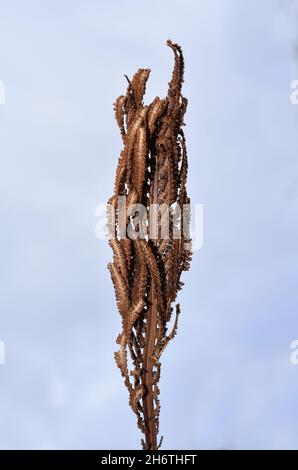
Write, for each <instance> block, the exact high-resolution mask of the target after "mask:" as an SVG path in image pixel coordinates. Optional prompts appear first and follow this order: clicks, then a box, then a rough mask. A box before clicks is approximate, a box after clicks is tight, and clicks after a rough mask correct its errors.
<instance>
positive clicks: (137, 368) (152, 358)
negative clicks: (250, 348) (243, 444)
mask: <svg viewBox="0 0 298 470" xmlns="http://www.w3.org/2000/svg"><path fill="white" fill-rule="evenodd" d="M167 45H168V46H169V47H170V48H171V49H172V50H173V52H174V56H175V65H174V70H173V74H172V78H171V81H170V82H169V88H168V94H167V97H166V98H165V99H160V98H158V97H156V98H155V99H154V100H153V102H152V103H151V104H150V105H149V106H146V105H144V103H143V96H144V94H145V88H146V82H147V80H148V77H149V74H150V70H149V69H139V70H138V72H137V73H136V74H135V75H134V77H133V78H132V80H131V81H130V80H129V79H128V82H129V85H128V88H127V92H126V95H125V96H120V97H119V98H118V99H117V100H116V103H115V105H114V108H115V115H116V120H117V123H118V125H119V128H120V132H121V135H122V139H123V144H124V148H123V150H122V151H121V155H120V158H119V162H118V167H117V171H116V178H115V190H114V195H113V196H112V197H111V198H110V200H109V203H110V204H111V205H112V206H113V207H114V208H115V209H116V214H117V208H118V197H119V196H126V197H127V204H131V203H141V204H143V205H144V206H145V208H146V210H147V211H148V213H149V207H150V204H153V203H155V204H166V205H167V206H168V207H170V208H174V207H175V204H179V205H180V207H181V208H183V205H184V204H189V198H188V196H187V191H186V178H187V153H186V146H185V139H184V133H183V130H182V126H183V125H184V123H183V117H184V113H185V111H186V107H187V100H186V98H184V97H183V96H182V94H181V87H182V83H183V72H184V61H183V55H182V50H181V48H180V46H179V45H178V44H174V43H172V41H170V40H168V41H167ZM134 217H135V216H134V215H129V213H128V214H126V217H125V224H126V226H128V225H129V223H133V222H134ZM148 219H149V217H148ZM135 220H136V219H135ZM177 224H180V225H181V224H182V222H181V220H180V219H179V220H178V222H177V219H175V218H174V217H173V213H172V212H170V216H169V237H168V238H165V239H164V238H162V236H161V227H159V230H158V233H157V237H156V238H154V239H148V237H146V238H144V239H141V238H137V239H134V240H131V239H128V238H127V239H125V238H124V237H123V236H121V234H119V226H120V221H119V217H117V215H116V218H115V219H111V220H110V222H109V232H110V237H111V239H110V241H109V243H110V246H111V248H112V250H113V253H114V258H113V261H112V262H111V263H110V264H109V270H110V273H111V277H112V281H113V284H114V287H115V294H116V300H117V305H118V309H119V312H120V315H121V318H122V332H121V333H120V335H119V336H118V338H117V343H118V344H119V348H120V349H119V351H118V352H116V353H115V359H116V363H117V365H118V367H119V369H120V371H121V374H122V376H123V377H124V381H125V385H126V387H127V389H128V391H129V396H130V405H131V407H132V409H133V411H134V412H135V413H136V415H137V421H138V426H139V428H140V429H141V431H142V432H143V433H144V436H145V439H144V440H142V446H143V448H144V449H147V450H154V449H157V448H158V447H159V445H160V443H158V442H157V436H158V432H159V411H160V403H159V398H158V396H159V388H158V382H159V378H160V368H161V365H160V356H161V353H162V352H163V350H164V349H165V347H166V346H167V344H168V342H169V341H170V340H171V339H172V338H173V337H174V336H175V334H176V330H177V321H178V316H179V312H180V307H179V304H177V305H176V308H175V320H174V324H173V326H172V329H171V332H170V333H168V331H167V329H168V328H167V326H168V322H169V321H170V320H171V317H172V314H173V302H174V301H175V299H176V295H177V292H178V290H179V289H181V287H182V285H183V284H182V282H181V281H180V276H181V273H182V271H187V270H188V269H189V262H190V259H191V251H190V246H189V245H190V244H189V243H188V244H186V242H190V240H188V239H187V237H186V238H184V237H183V234H182V236H181V238H180V239H174V237H173V229H174V226H176V227H177ZM136 225H137V224H136ZM149 226H150V222H149ZM137 228H138V226H137ZM139 228H140V227H139ZM149 228H150V227H149Z"/></svg>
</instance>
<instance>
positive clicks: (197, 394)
mask: <svg viewBox="0 0 298 470" xmlns="http://www.w3.org/2000/svg"><path fill="white" fill-rule="evenodd" d="M289 3H290V2H287V1H284V2H283V1H282V0H281V1H280V2H279V1H277V0H263V1H262V2H260V1H258V0H184V1H177V0H171V1H170V0H164V1H163V2H159V1H157V0H154V1H150V2H142V3H140V2H137V1H136V0H124V1H116V0H110V1H108V2H105V1H99V0H98V1H95V0H87V1H84V2H83V1H76V0H71V1H70V0H69V1H68V0H62V1H61V0H59V1H58V0H51V1H50V0H45V1H43V2H39V1H37V0H35V1H34V0H28V1H27V2H22V1H20V0H19V1H17V0H10V1H7V0H6V1H1V2H0V12H1V14H0V80H3V81H4V83H5V86H6V100H7V102H6V105H4V106H0V155H1V157H0V216H1V231H0V243H1V245H0V246H1V264H0V272H1V283H0V340H3V341H5V344H6V353H7V358H6V365H5V366H0V416H1V426H0V448H2V449H7V448H12V449H14V448H22V449H30V448H35V449H46V448H49V449H64V448H71V449H80V448H86V449H88V448H99V449H105V448H106V449H116V448H120V449H125V448H137V447H139V443H140V437H141V436H140V434H139V431H138V430H137V429H136V423H135V417H134V415H133V413H132V412H131V410H130V409H129V407H128V397H127V393H126V390H125V388H124V386H123V383H122V378H121V377H120V374H119V371H118V370H117V369H116V367H115V365H114V359H113V352H114V351H115V349H116V344H115V338H116V336H117V334H118V332H119V329H120V319H119V315H118V313H117V311H116V308H115V300H114V292H113V287H112V284H111V281H110V278H109V273H108V271H107V269H106V264H107V262H108V261H109V259H110V258H111V253H110V249H109V248H108V247H107V246H106V244H105V242H102V241H98V240H96V239H95V236H94V228H95V224H96V219H95V217H94V211H95V208H96V206H97V205H98V204H99V203H101V202H105V201H106V200H107V199H108V197H109V196H110V195H111V193H112V190H113V176H114V170H115V166H116V163H117V158H118V155H119V151H120V149H121V142H120V138H119V133H118V129H117V126H116V123H115V121H114V116H113V102H114V100H115V98H116V97H117V96H118V95H120V94H122V93H123V92H124V90H125V88H126V81H125V79H124V77H123V75H124V74H127V75H129V76H131V75H132V74H133V73H134V72H135V71H136V70H137V69H138V68H139V67H149V68H151V69H152V73H151V77H150V82H149V85H148V97H147V101H149V100H151V99H152V98H153V97H154V96H156V95H159V96H164V94H165V92H166V88H167V83H168V81H169V78H170V74H171V70H172V63H173V57H172V54H171V51H170V50H169V49H168V48H167V47H166V46H165V42H166V40H167V39H168V38H171V39H172V40H174V41H176V42H179V43H180V44H181V45H182V47H183V49H184V53H185V61H186V78H185V87H184V94H185V95H186V96H187V97H188V99H189V109H188V112H187V115H186V123H187V127H186V137H187V141H188V153H189V167H190V175H189V193H190V196H191V198H192V201H193V202H197V203H203V204H204V205H205V213H206V220H205V229H206V236H205V244H204V247H203V249H202V250H201V251H199V252H196V253H195V255H194V258H193V262H192V267H191V271H190V272H189V273H186V275H185V276H184V281H185V284H186V285H185V288H184V290H183V291H182V293H181V295H180V297H179V300H180V301H181V306H182V314H181V321H180V327H179V332H178V335H177V337H176V338H175V340H174V341H173V342H172V344H171V345H170V346H169V348H168V349H167V351H166V352H165V354H164V357H163V370H162V379H161V404H162V408H161V434H164V436H165V439H164V446H163V448H164V449H178V448H182V449H183V448H184V449H186V448H192V449H200V448H203V449H218V448H232V449H243V448H269V449H276V448H293V449H294V448H296V449H297V448H298V441H297V434H298V424H297V423H298V367H295V366H293V365H291V363H290V352H291V350H290V343H291V341H292V340H294V339H297V338H298V313H297V312H298V308H297V307H298V294H297V280H298V275H297V274H298V273H297V270H298V263H297V261H298V250H297V238H298V162H297V154H298V153H297V151H298V139H297V124H298V106H296V107H295V106H293V105H291V104H290V100H289V95H290V82H291V80H292V79H293V76H292V70H293V64H292V57H291V40H292V38H293V32H291V21H289V18H287V16H286V15H285V13H284V10H283V9H282V8H281V6H282V4H283V5H288V4H289ZM297 79H298V77H297Z"/></svg>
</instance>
